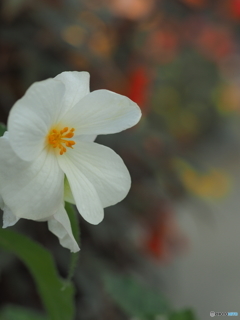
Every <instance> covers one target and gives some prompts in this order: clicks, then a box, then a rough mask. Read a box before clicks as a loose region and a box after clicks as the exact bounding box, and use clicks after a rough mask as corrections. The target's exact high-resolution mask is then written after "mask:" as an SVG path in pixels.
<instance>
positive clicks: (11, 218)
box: [3, 206, 19, 228]
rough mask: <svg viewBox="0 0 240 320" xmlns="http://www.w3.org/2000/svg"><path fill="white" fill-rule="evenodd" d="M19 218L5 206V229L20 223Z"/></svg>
mask: <svg viewBox="0 0 240 320" xmlns="http://www.w3.org/2000/svg"><path fill="white" fill-rule="evenodd" d="M18 220H19V218H18V217H16V216H15V215H14V214H13V213H12V211H11V210H10V209H9V208H8V207H6V206H4V208H3V228H7V227H11V226H13V225H14V224H16V223H17V222H18Z"/></svg>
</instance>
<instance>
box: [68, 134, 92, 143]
mask: <svg viewBox="0 0 240 320" xmlns="http://www.w3.org/2000/svg"><path fill="white" fill-rule="evenodd" d="M74 138H75V139H74V140H75V141H84V142H93V141H94V140H95V139H96V138H97V135H96V134H87V135H84V134H82V135H80V136H77V137H74Z"/></svg>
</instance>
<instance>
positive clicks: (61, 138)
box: [47, 127, 75, 155]
mask: <svg viewBox="0 0 240 320" xmlns="http://www.w3.org/2000/svg"><path fill="white" fill-rule="evenodd" d="M74 131H75V129H74V128H72V129H68V127H65V128H63V129H62V130H57V129H52V130H50V132H49V134H48V137H47V138H48V143H49V144H50V145H52V147H53V148H59V149H60V155H62V154H64V153H65V152H66V151H67V149H66V147H68V148H72V149H73V145H74V144H75V142H74V141H73V140H68V139H70V138H72V137H73V136H74Z"/></svg>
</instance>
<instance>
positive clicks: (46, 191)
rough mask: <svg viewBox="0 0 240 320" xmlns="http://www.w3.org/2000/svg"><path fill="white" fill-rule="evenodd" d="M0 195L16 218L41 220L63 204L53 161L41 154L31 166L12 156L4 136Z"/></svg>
mask: <svg viewBox="0 0 240 320" xmlns="http://www.w3.org/2000/svg"><path fill="white" fill-rule="evenodd" d="M0 149H1V153H0V194H1V196H2V198H3V201H4V204H5V205H6V206H7V207H8V208H9V209H10V210H11V211H12V213H13V214H14V215H15V216H17V217H18V218H26V219H31V220H42V219H46V218H49V217H50V216H52V215H53V214H55V212H56V211H57V210H58V209H59V206H60V205H61V204H62V201H63V178H64V174H63V172H62V170H61V169H60V167H59V165H58V163H57V160H56V157H55V156H54V154H52V153H47V152H46V151H45V150H43V151H42V153H41V154H40V155H39V156H38V157H37V159H36V160H34V161H32V162H28V161H23V160H21V159H20V158H18V157H17V156H16V154H15V153H14V152H13V150H12V148H11V146H10V144H9V141H8V139H7V137H6V136H4V137H2V138H0Z"/></svg>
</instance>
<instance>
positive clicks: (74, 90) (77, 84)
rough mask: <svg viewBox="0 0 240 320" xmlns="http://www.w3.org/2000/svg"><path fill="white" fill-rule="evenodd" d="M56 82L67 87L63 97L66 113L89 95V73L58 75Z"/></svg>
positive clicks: (64, 73)
mask: <svg viewBox="0 0 240 320" xmlns="http://www.w3.org/2000/svg"><path fill="white" fill-rule="evenodd" d="M54 79H55V80H58V81H60V82H62V83H63V84H64V85H65V94H64V96H63V103H62V104H63V111H64V113H65V112H66V111H67V110H69V109H71V108H72V107H73V106H74V105H75V104H76V103H77V102H79V100H81V99H82V98H83V97H84V96H86V95H87V94H89V92H90V91H89V80H90V75H89V73H88V72H85V71H82V72H78V71H67V72H62V73H60V74H59V75H57V76H56V77H55V78H54Z"/></svg>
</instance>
